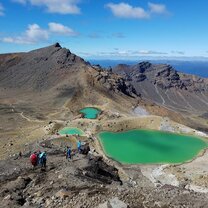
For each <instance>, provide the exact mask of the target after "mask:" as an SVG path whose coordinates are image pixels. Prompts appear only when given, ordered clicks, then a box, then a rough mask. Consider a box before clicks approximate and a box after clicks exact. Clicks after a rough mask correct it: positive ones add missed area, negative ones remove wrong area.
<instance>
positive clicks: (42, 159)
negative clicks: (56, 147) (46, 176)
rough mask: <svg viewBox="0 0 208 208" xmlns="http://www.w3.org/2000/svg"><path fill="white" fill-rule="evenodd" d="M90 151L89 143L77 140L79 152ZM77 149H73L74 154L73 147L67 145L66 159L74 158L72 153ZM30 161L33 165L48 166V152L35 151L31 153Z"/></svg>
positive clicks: (86, 152)
mask: <svg viewBox="0 0 208 208" xmlns="http://www.w3.org/2000/svg"><path fill="white" fill-rule="evenodd" d="M89 151H90V147H89V144H88V143H82V142H81V141H80V140H79V141H77V152H78V153H79V154H84V155H87V154H88V152H89ZM75 152H76V151H73V154H72V149H71V147H69V146H67V147H66V152H65V154H66V159H72V155H74V154H75ZM30 162H31V164H32V166H33V167H36V166H40V167H41V168H46V162H47V156H46V152H41V151H38V152H34V153H32V154H31V155H30Z"/></svg>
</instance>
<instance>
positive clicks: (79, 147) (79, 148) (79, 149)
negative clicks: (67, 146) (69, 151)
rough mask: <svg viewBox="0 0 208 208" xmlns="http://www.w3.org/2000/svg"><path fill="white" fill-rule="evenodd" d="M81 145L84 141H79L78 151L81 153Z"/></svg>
mask: <svg viewBox="0 0 208 208" xmlns="http://www.w3.org/2000/svg"><path fill="white" fill-rule="evenodd" d="M81 146H82V143H81V141H80V140H79V141H78V142H77V150H78V153H80V151H81Z"/></svg>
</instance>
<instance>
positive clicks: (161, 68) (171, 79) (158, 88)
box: [113, 62, 208, 114]
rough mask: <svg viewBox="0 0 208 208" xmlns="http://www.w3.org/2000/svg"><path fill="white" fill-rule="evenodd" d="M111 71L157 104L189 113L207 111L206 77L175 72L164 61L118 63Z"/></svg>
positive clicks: (207, 91)
mask: <svg viewBox="0 0 208 208" xmlns="http://www.w3.org/2000/svg"><path fill="white" fill-rule="evenodd" d="M113 72H114V73H117V74H120V75H122V76H124V77H126V80H128V81H129V82H130V83H131V84H132V85H133V86H134V88H135V89H136V92H137V94H141V95H142V97H144V98H146V99H148V100H152V101H154V102H155V103H157V104H159V105H163V106H166V107H168V108H171V109H173V110H176V111H181V112H188V113H189V114H190V113H193V114H200V113H202V114H203V113H207V109H208V79H206V78H201V77H198V76H196V75H189V74H185V73H181V72H178V71H177V70H175V69H174V67H172V66H171V65H168V64H152V63H150V62H141V63H138V64H135V65H126V64H119V65H117V66H115V67H113Z"/></svg>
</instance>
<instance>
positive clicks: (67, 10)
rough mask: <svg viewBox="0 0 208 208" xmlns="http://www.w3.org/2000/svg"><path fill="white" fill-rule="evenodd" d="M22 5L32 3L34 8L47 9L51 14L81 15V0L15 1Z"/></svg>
mask: <svg viewBox="0 0 208 208" xmlns="http://www.w3.org/2000/svg"><path fill="white" fill-rule="evenodd" d="M13 1H14V2H17V3H20V4H26V3H30V4H31V5H33V6H40V7H45V8H46V9H47V11H48V12H49V13H59V14H79V13H80V8H79V7H78V6H77V4H78V3H79V0H13Z"/></svg>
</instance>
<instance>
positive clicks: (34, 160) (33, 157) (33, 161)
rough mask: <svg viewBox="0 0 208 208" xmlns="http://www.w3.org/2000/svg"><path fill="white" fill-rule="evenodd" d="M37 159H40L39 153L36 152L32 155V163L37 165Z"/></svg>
mask: <svg viewBox="0 0 208 208" xmlns="http://www.w3.org/2000/svg"><path fill="white" fill-rule="evenodd" d="M37 159H38V158H37V155H36V154H34V153H33V154H32V155H31V156H30V161H31V163H32V165H37Z"/></svg>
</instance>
